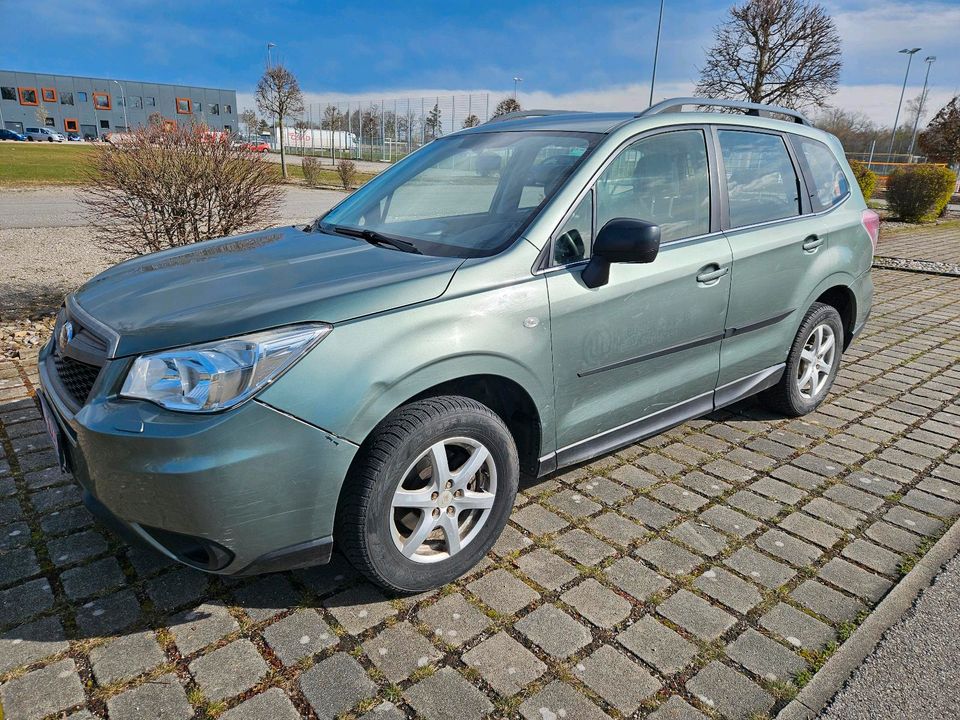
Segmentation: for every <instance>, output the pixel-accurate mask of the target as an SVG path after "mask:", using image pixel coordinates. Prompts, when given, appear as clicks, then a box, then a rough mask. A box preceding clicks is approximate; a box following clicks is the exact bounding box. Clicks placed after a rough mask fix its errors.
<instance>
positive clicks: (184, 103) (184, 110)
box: [177, 98, 193, 115]
mask: <svg viewBox="0 0 960 720" xmlns="http://www.w3.org/2000/svg"><path fill="white" fill-rule="evenodd" d="M177 114H178V115H191V114H193V107H192V103H191V102H190V98H177Z"/></svg>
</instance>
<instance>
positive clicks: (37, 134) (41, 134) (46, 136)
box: [23, 127, 66, 142]
mask: <svg viewBox="0 0 960 720" xmlns="http://www.w3.org/2000/svg"><path fill="white" fill-rule="evenodd" d="M23 134H24V135H26V136H27V140H31V141H33V140H39V141H44V140H45V141H47V142H63V141H64V140H66V138H65V137H64V136H63V135H61V134H60V133H58V132H57V131H56V130H51V129H50V128H46V127H42V128H35V127H32V128H29V127H28V128H27V129H26V130H25V131H24V133H23Z"/></svg>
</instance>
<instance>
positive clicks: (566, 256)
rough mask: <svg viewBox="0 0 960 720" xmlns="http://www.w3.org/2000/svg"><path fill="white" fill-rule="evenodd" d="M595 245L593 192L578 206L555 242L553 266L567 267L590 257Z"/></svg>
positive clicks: (560, 229)
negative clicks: (593, 244) (592, 246)
mask: <svg viewBox="0 0 960 720" xmlns="http://www.w3.org/2000/svg"><path fill="white" fill-rule="evenodd" d="M592 243H593V191H592V190H591V191H590V192H588V193H587V194H586V195H584V196H583V199H582V200H581V201H580V203H579V204H578V205H577V207H576V209H575V210H574V211H573V212H572V213H571V214H570V217H568V218H567V220H566V222H564V223H563V225H561V226H560V228H559V229H558V230H557V233H556V236H555V237H554V240H553V264H554V265H567V264H568V263H575V262H579V261H580V260H585V259H586V258H588V257H590V245H591V244H592Z"/></svg>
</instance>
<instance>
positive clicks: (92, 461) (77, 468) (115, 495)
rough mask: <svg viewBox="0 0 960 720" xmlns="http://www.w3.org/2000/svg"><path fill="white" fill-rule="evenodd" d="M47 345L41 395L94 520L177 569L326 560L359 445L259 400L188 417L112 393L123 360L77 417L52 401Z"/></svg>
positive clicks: (54, 388) (237, 570) (263, 567)
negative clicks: (182, 566) (343, 488)
mask: <svg viewBox="0 0 960 720" xmlns="http://www.w3.org/2000/svg"><path fill="white" fill-rule="evenodd" d="M51 347H52V343H51V344H48V346H47V347H45V348H44V349H43V351H42V352H41V353H40V358H39V366H40V385H41V392H43V396H44V398H45V400H46V403H47V405H48V406H49V408H50V411H51V414H52V415H53V416H54V418H55V420H56V424H57V425H58V426H59V428H60V430H61V431H62V432H61V444H62V445H63V455H64V460H65V462H66V464H67V466H68V467H69V469H70V470H71V471H72V472H73V474H74V476H75V477H76V479H77V481H78V482H79V483H80V485H81V486H82V487H83V490H84V497H85V501H86V502H87V505H88V507H90V508H91V510H93V511H94V513H95V514H98V515H100V516H101V517H103V518H104V519H105V520H107V522H108V523H109V524H112V525H113V526H114V527H115V528H116V529H118V530H119V531H121V532H123V533H125V534H126V535H128V536H131V535H132V536H135V537H137V538H139V539H141V540H143V541H145V542H146V543H148V544H149V545H151V546H153V547H155V548H156V549H158V550H160V551H161V552H163V553H165V554H166V555H168V556H170V557H173V558H175V559H177V560H179V561H180V562H184V563H186V564H188V565H192V566H194V567H198V568H200V569H203V570H208V571H213V572H218V573H223V574H230V575H233V574H253V573H258V572H266V571H270V570H280V569H289V568H291V567H302V566H306V565H312V564H318V563H320V562H324V561H326V560H327V559H329V555H330V549H331V546H332V534H333V524H334V518H335V514H336V508H337V500H338V498H339V494H340V488H341V486H342V484H343V480H344V478H345V477H346V474H347V471H348V469H349V467H350V463H351V462H352V460H353V457H354V455H355V454H356V451H357V446H356V445H354V444H352V443H350V442H348V441H346V440H343V439H342V438H339V437H335V436H334V435H332V434H330V433H327V432H325V431H324V430H322V429H320V428H317V427H314V426H312V425H309V424H307V423H305V422H302V421H301V420H298V419H296V418H294V417H292V416H290V415H287V414H285V413H282V412H280V411H278V410H275V409H273V408H272V407H270V406H268V405H265V404H263V403H261V402H258V401H256V400H253V401H250V402H247V403H245V404H243V405H241V406H240V407H238V408H235V409H233V410H229V411H226V412H223V413H217V414H210V415H191V414H186V413H176V412H171V411H168V410H164V409H162V408H160V407H158V406H156V405H153V404H152V403H148V402H142V401H137V400H127V399H121V398H118V397H116V395H113V394H111V393H110V391H109V387H108V386H109V384H110V383H109V378H110V375H111V372H112V368H111V365H113V364H114V363H123V361H113V362H108V363H107V365H106V366H105V367H104V369H103V376H105V377H106V378H107V380H106V381H105V380H103V379H101V380H98V382H97V388H96V389H95V392H94V393H92V395H91V397H90V398H89V400H88V401H87V402H86V404H84V405H83V406H82V407H81V408H80V409H79V410H77V411H76V412H75V413H74V412H72V411H71V408H70V406H69V405H68V403H67V402H65V401H64V399H63V398H62V397H60V395H59V394H58V390H59V389H60V388H61V386H60V385H59V383H57V382H56V379H55V378H54V377H53V376H52V372H53V370H52V367H51V366H52V363H50V362H48V359H49V356H50V352H51ZM105 386H107V387H105ZM191 543H192V545H191Z"/></svg>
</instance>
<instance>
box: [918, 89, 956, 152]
mask: <svg viewBox="0 0 960 720" xmlns="http://www.w3.org/2000/svg"><path fill="white" fill-rule="evenodd" d="M918 142H919V143H920V149H921V150H923V152H924V153H926V155H927V157H928V159H930V160H932V161H934V162H946V163H956V162H960V95H957V96H955V97H954V98H953V99H952V100H951V101H950V102H948V103H947V104H946V105H944V106H943V107H942V108H940V110H939V111H938V112H937V114H936V115H934V116H933V120H931V121H930V123H929V124H928V125H927V127H926V129H925V130H924V131H923V132H922V133H920V137H919V138H918Z"/></svg>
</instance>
